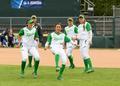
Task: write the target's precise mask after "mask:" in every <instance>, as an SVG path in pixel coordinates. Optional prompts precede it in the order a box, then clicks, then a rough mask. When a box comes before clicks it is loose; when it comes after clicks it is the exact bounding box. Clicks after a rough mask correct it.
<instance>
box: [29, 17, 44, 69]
mask: <svg viewBox="0 0 120 86" xmlns="http://www.w3.org/2000/svg"><path fill="white" fill-rule="evenodd" d="M31 19H32V20H33V21H34V27H35V28H36V29H37V32H38V36H39V42H40V43H41V45H42V37H43V36H42V27H41V25H40V24H39V23H37V16H36V15H32V16H31ZM38 45H39V43H36V48H38ZM27 66H28V67H32V55H31V54H30V53H29V56H28V65H27Z"/></svg>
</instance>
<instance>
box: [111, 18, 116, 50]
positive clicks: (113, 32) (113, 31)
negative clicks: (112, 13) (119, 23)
mask: <svg viewBox="0 0 120 86" xmlns="http://www.w3.org/2000/svg"><path fill="white" fill-rule="evenodd" d="M112 34H113V44H114V48H115V47H116V46H115V17H113V30H112Z"/></svg>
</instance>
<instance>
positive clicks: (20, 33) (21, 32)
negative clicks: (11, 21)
mask: <svg viewBox="0 0 120 86" xmlns="http://www.w3.org/2000/svg"><path fill="white" fill-rule="evenodd" d="M23 35H24V30H23V29H21V30H20V31H19V33H18V45H17V47H20V44H21V39H22V36H23Z"/></svg>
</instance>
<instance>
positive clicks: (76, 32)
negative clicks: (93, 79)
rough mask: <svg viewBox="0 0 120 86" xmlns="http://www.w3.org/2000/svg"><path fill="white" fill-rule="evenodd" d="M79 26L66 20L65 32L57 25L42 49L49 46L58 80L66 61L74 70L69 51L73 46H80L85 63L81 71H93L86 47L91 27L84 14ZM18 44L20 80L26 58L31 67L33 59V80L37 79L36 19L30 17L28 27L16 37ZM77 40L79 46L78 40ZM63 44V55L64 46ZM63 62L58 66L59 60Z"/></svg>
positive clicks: (40, 35) (90, 36)
mask: <svg viewBox="0 0 120 86" xmlns="http://www.w3.org/2000/svg"><path fill="white" fill-rule="evenodd" d="M78 21H79V23H80V24H79V25H78V27H77V26H76V25H74V20H73V18H68V19H67V23H68V26H66V27H65V29H64V33H63V32H61V31H62V25H61V24H60V23H57V24H56V25H55V31H53V32H52V33H50V34H49V36H48V38H47V41H46V44H45V50H46V49H47V48H48V47H50V50H51V52H52V53H53V54H54V56H55V63H56V64H55V66H56V72H58V76H57V79H58V80H62V79H63V78H62V75H63V72H64V69H65V65H66V61H67V58H68V59H69V62H70V66H69V68H70V69H74V68H75V65H74V61H73V55H72V51H73V49H74V48H75V47H76V46H80V54H81V57H82V59H83V62H84V72H86V73H91V72H93V71H94V69H93V67H92V62H91V59H90V56H89V48H90V45H91V44H92V27H91V24H90V23H89V22H87V21H86V19H85V16H84V15H80V16H79V17H78ZM18 39H19V44H18V47H19V46H21V53H22V62H21V73H20V75H21V77H24V69H25V65H26V59H27V57H29V64H28V67H31V66H32V64H31V62H32V57H33V58H34V71H33V75H34V78H37V70H38V66H39V61H40V59H39V57H40V56H39V53H38V49H37V47H38V44H39V41H40V42H41V39H42V34H41V26H40V24H38V23H37V17H36V16H35V15H33V16H32V17H31V19H30V20H28V21H27V26H26V27H24V28H22V29H21V30H20V32H19V35H18ZM78 40H79V44H78V43H77V41H78ZM65 43H66V52H65V50H64V45H65ZM60 58H61V60H62V65H61V67H60V66H59V59H60Z"/></svg>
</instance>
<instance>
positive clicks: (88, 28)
mask: <svg viewBox="0 0 120 86" xmlns="http://www.w3.org/2000/svg"><path fill="white" fill-rule="evenodd" d="M86 30H87V31H90V30H91V24H90V23H87V24H86Z"/></svg>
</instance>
